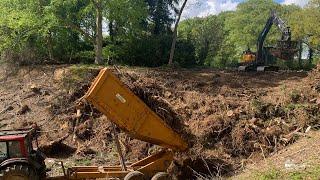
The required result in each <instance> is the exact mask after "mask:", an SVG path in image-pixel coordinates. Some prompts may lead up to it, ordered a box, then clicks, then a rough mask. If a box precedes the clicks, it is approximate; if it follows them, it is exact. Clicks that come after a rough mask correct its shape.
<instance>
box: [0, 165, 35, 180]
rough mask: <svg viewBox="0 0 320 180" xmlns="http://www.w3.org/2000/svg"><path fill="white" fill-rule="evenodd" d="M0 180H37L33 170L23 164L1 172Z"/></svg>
mask: <svg viewBox="0 0 320 180" xmlns="http://www.w3.org/2000/svg"><path fill="white" fill-rule="evenodd" d="M0 179H1V180H38V179H40V178H39V176H37V174H36V172H35V171H34V169H33V168H32V167H30V166H28V165H24V164H12V165H9V166H7V167H6V168H4V169H3V170H1V175H0Z"/></svg>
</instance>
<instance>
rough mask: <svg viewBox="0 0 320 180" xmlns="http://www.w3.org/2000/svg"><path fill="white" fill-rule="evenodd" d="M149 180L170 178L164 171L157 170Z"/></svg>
mask: <svg viewBox="0 0 320 180" xmlns="http://www.w3.org/2000/svg"><path fill="white" fill-rule="evenodd" d="M151 180H171V177H170V175H169V174H168V173H166V172H158V173H157V174H155V175H154V176H153V177H152V179H151Z"/></svg>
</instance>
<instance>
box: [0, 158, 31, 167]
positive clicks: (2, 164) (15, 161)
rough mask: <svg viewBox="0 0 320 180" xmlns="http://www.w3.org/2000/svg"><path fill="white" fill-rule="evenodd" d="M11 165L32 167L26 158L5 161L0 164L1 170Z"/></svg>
mask: <svg viewBox="0 0 320 180" xmlns="http://www.w3.org/2000/svg"><path fill="white" fill-rule="evenodd" d="M11 164H27V165H29V166H32V165H31V164H30V163H29V161H28V160H27V159H26V158H12V159H7V160H5V161H3V162H2V163H1V164H0V169H3V168H4V167H7V166H9V165H11Z"/></svg>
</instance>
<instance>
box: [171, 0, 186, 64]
mask: <svg viewBox="0 0 320 180" xmlns="http://www.w3.org/2000/svg"><path fill="white" fill-rule="evenodd" d="M187 1H188V0H184V2H183V4H182V6H181V9H180V11H179V14H178V19H177V21H176V23H175V25H174V31H173V39H172V44H171V50H170V58H169V62H168V65H169V66H172V63H173V56H174V51H175V49H176V42H177V33H178V32H177V31H178V25H179V21H180V18H181V15H182V12H183V9H184V7H185V6H186V4H187Z"/></svg>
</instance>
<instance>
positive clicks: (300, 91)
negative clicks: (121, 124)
mask: <svg viewBox="0 0 320 180" xmlns="http://www.w3.org/2000/svg"><path fill="white" fill-rule="evenodd" d="M121 71H122V72H124V74H125V75H121V74H119V73H118V72H116V71H115V74H117V75H118V77H119V78H120V79H121V80H122V82H124V83H125V84H126V85H127V86H128V87H129V88H130V89H131V90H132V91H133V92H134V93H135V94H136V95H137V96H138V97H139V98H141V99H142V100H143V101H144V102H145V103H146V104H147V105H148V106H149V107H150V108H151V109H152V110H153V111H154V112H156V113H157V114H158V115H159V116H160V117H161V118H162V119H163V120H164V121H165V122H166V123H167V124H168V125H169V126H171V127H172V129H173V130H175V131H176V132H178V133H180V134H181V135H182V136H183V137H184V138H185V140H186V141H188V142H189V144H190V150H189V151H188V152H185V153H182V154H177V159H178V160H177V162H176V164H175V166H176V167H173V168H172V169H177V167H178V169H179V170H180V174H181V172H183V174H188V173H193V174H194V172H193V171H192V172H187V171H190V168H185V167H186V166H188V167H191V169H192V167H194V168H196V167H201V166H200V165H199V164H202V166H203V165H205V164H206V163H208V164H209V165H210V164H211V165H212V166H211V165H210V167H209V170H208V168H206V166H204V168H200V169H198V170H196V169H194V171H195V172H197V173H199V174H198V175H203V174H210V173H213V175H214V176H215V175H226V174H228V173H230V171H231V169H232V171H233V170H236V169H238V168H240V165H243V163H244V162H247V160H248V161H249V160H252V159H259V158H264V157H266V156H268V155H269V154H270V153H273V152H276V151H278V150H279V149H281V148H282V147H284V146H286V145H288V144H290V143H293V142H294V141H295V140H296V139H297V138H298V137H299V136H301V135H303V133H305V131H306V130H308V129H310V128H315V127H316V126H317V125H318V124H319V119H320V109H319V107H320V106H319V104H320V99H319V89H320V84H319V79H317V78H319V77H320V68H318V69H316V70H314V71H313V72H311V73H310V75H309V76H308V77H307V74H306V73H304V72H301V73H298V72H265V73H237V72H222V71H221V72H218V71H212V70H193V71H187V70H177V71H174V72H172V71H171V70H165V69H153V70H142V69H136V70H130V69H122V70H121ZM122 74H123V73H122ZM281 84H286V85H285V86H282V85H281ZM310 84H311V85H312V86H310ZM318 86H319V87H318ZM79 87H84V88H80V90H79V91H74V92H77V93H78V94H77V95H76V96H75V95H74V94H71V96H73V97H77V98H80V97H81V96H82V95H84V94H85V92H86V89H88V87H89V85H88V84H85V85H84V86H79ZM63 99H64V100H67V101H69V103H71V104H72V102H74V101H75V100H76V98H71V99H70V98H63ZM64 104H65V102H64ZM75 111H76V110H75V108H73V109H68V108H64V110H62V108H58V106H54V108H53V111H52V112H54V113H56V114H63V113H65V114H69V115H70V113H75ZM83 112H84V113H83V114H82V115H81V118H80V124H81V123H84V122H85V121H86V120H88V119H90V118H92V119H95V118H98V117H100V116H102V115H101V114H99V113H98V112H97V111H96V110H95V109H94V108H93V107H91V106H90V105H85V106H84V107H83ZM70 117H71V116H70ZM103 121H106V120H105V119H104V120H101V118H100V120H99V121H96V122H94V125H93V126H94V127H93V131H94V132H93V133H92V134H91V136H90V137H88V140H89V141H90V142H94V143H92V146H97V147H104V148H105V149H107V147H108V145H106V144H105V142H108V141H111V140H112V135H110V134H111V130H110V131H109V130H107V129H108V128H109V129H110V126H106V125H105V124H106V122H105V123H104V124H102V122H103ZM97 123H100V124H97ZM120 138H121V142H122V146H123V147H124V151H126V152H127V154H130V152H131V151H132V150H133V149H134V150H135V151H139V152H140V153H137V154H138V155H136V156H135V157H129V156H127V159H140V158H142V157H144V156H146V155H148V154H149V153H150V152H151V151H152V150H153V149H155V148H156V147H155V146H152V145H150V144H148V143H144V142H136V141H135V140H132V139H131V138H130V137H126V136H125V135H123V134H122V135H120ZM97 139H99V140H100V141H98V140H97ZM101 139H103V140H105V141H104V144H103V145H101V144H99V143H101ZM137 144H139V145H137ZM139 148H140V149H139ZM97 149H99V148H97ZM132 154H133V153H132ZM132 154H131V155H132ZM137 156H139V157H137ZM190 157H191V158H190ZM216 162H219V163H216ZM185 164H187V165H185ZM213 164H214V165H217V164H220V165H221V164H222V165H223V166H221V167H220V166H219V167H220V168H221V169H220V170H219V171H218V172H216V171H213V170H212V171H211V170H210V168H212V167H213V166H214V165H213ZM209 171H210V172H209ZM218 173H220V174H218ZM178 174H179V173H178ZM184 178H185V177H184Z"/></svg>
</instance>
